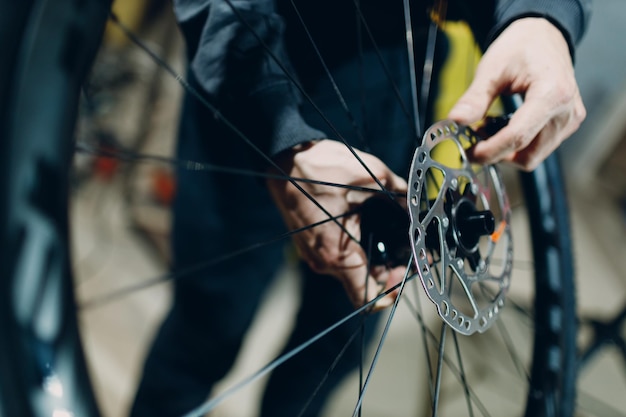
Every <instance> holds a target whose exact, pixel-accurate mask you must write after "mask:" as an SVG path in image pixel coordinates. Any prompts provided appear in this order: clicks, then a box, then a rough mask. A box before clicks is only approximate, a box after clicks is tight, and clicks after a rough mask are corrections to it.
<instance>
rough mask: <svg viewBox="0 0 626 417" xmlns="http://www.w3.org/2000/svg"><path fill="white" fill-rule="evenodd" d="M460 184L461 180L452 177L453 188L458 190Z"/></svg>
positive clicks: (451, 184) (451, 186)
mask: <svg viewBox="0 0 626 417" xmlns="http://www.w3.org/2000/svg"><path fill="white" fill-rule="evenodd" d="M458 186H459V181H458V180H457V179H456V178H452V179H451V180H450V188H452V189H453V190H456V188H457V187H458Z"/></svg>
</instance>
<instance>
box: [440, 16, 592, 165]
mask: <svg viewBox="0 0 626 417" xmlns="http://www.w3.org/2000/svg"><path fill="white" fill-rule="evenodd" d="M501 93H506V94H516V93H520V94H522V95H523V96H524V104H523V105H522V106H521V107H520V108H519V109H518V110H517V111H516V112H515V114H514V115H513V117H512V118H511V120H510V121H509V124H508V125H507V126H506V127H505V128H503V129H502V130H500V131H499V132H498V133H497V134H496V135H494V136H492V137H491V138H489V139H488V140H486V141H483V142H480V143H479V144H477V145H476V146H475V147H474V148H473V149H472V150H471V152H470V157H472V159H474V160H475V161H476V162H479V163H489V164H490V163H495V162H498V161H501V160H506V161H511V162H513V163H515V164H517V165H519V166H520V167H521V168H522V169H525V170H532V169H534V168H535V167H536V166H537V165H538V164H539V163H540V162H541V161H542V160H543V159H545V158H546V157H547V156H548V155H549V154H550V153H551V152H553V151H554V150H555V149H556V148H557V147H558V146H559V145H560V143H562V142H563V141H564V140H565V139H567V138H568V137H569V136H570V135H571V134H572V133H573V132H575V131H576V130H577V129H578V127H579V126H580V123H581V122H582V120H583V119H584V118H585V108H584V105H583V103H582V100H581V98H580V93H579V90H578V86H577V83H576V78H575V76H574V70H573V66H572V61H571V57H570V54H569V48H568V45H567V42H566V41H565V39H564V38H563V35H562V34H561V32H560V31H559V30H558V29H557V28H556V27H554V25H552V24H551V23H550V22H548V21H547V20H545V19H541V18H523V19H519V20H517V21H515V22H513V23H512V24H511V25H509V26H508V27H507V29H505V30H504V31H503V32H502V34H500V36H499V37H498V38H497V39H496V40H495V41H494V42H493V44H492V45H491V46H490V47H489V49H488V50H487V51H486V52H485V55H484V56H483V58H482V59H481V62H480V64H479V66H478V68H477V70H476V74H475V79H474V81H473V82H472V84H471V85H470V87H469V88H468V90H467V91H466V93H465V94H464V95H463V96H462V97H461V98H460V99H459V101H458V102H457V103H456V105H455V106H454V107H453V108H452V110H451V111H450V112H449V115H448V116H449V118H451V119H453V120H455V121H457V122H458V123H460V124H465V125H470V124H472V123H475V122H477V121H479V120H480V119H482V118H483V117H484V116H485V114H486V113H487V111H488V109H489V107H490V106H491V104H492V103H493V101H494V100H495V99H496V97H497V96H498V95H499V94H501Z"/></svg>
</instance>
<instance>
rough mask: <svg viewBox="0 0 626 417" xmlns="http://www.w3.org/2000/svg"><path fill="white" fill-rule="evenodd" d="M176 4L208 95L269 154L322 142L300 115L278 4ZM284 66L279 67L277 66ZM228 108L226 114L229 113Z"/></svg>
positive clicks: (210, 0) (202, 0) (238, 0)
mask: <svg viewBox="0 0 626 417" xmlns="http://www.w3.org/2000/svg"><path fill="white" fill-rule="evenodd" d="M231 4H232V6H233V7H231V5H229V4H228V3H227V2H226V1H224V0H177V1H175V4H174V10H175V12H176V15H177V19H178V21H179V25H180V27H181V29H182V32H183V34H184V36H185V38H186V42H187V52H188V59H189V64H190V71H191V72H192V73H193V76H194V78H195V79H196V80H197V81H198V82H199V83H200V85H201V86H202V89H203V93H204V94H207V95H208V97H209V98H210V99H211V100H212V101H213V102H214V103H215V104H216V105H217V106H218V107H219V108H220V110H221V111H222V112H223V113H224V115H225V116H226V117H227V118H229V119H231V120H234V119H239V120H242V119H243V120H245V123H239V124H238V127H240V128H241V129H242V131H243V133H244V134H245V135H246V136H247V137H248V138H249V139H250V140H251V141H253V142H254V143H255V144H256V146H257V147H259V148H260V149H261V150H262V151H263V152H264V153H265V154H266V155H269V156H274V155H276V154H277V153H279V152H280V151H282V150H285V149H288V148H291V147H293V146H295V145H296V144H298V143H302V142H307V141H310V140H316V139H322V138H324V137H325V135H324V133H323V132H320V131H319V130H316V129H313V128H312V127H310V126H309V125H307V124H306V123H305V121H304V120H303V119H302V117H301V116H300V113H299V111H298V108H299V105H300V103H301V100H302V98H301V94H300V92H299V90H298V89H297V88H296V87H295V85H294V83H293V82H292V81H291V80H290V78H289V77H288V76H287V75H286V74H285V70H286V71H287V72H289V73H293V71H292V69H291V68H290V66H289V60H288V59H287V57H286V54H285V49H284V45H283V31H284V22H283V21H282V18H281V17H280V16H279V15H278V14H277V13H276V12H275V9H274V1H273V0H247V1H243V0H232V2H231ZM277 62H280V65H279V64H278V63H277ZM224 109H226V110H224Z"/></svg>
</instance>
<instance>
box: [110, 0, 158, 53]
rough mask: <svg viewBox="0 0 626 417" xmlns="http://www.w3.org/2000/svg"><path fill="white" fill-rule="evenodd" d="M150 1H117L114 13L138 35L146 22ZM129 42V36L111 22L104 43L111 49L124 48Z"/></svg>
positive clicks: (114, 3)
mask: <svg viewBox="0 0 626 417" xmlns="http://www.w3.org/2000/svg"><path fill="white" fill-rule="evenodd" d="M149 4H150V0H132V1H128V0H115V1H114V2H113V7H112V8H111V10H112V12H113V13H114V14H115V15H116V16H117V17H118V18H119V19H120V21H121V22H123V23H124V25H125V26H127V27H128V28H130V29H131V31H132V32H134V33H137V32H138V31H139V28H140V27H141V24H142V23H143V21H144V17H145V16H146V12H147V10H148V8H149V7H148V6H149ZM128 42H129V40H128V36H126V35H125V34H124V33H122V32H121V31H120V30H119V28H117V27H115V25H113V24H111V22H109V23H108V24H107V27H106V30H105V32H104V43H105V44H106V45H107V46H111V47H114V48H115V47H123V46H125V45H126V44H127V43H128Z"/></svg>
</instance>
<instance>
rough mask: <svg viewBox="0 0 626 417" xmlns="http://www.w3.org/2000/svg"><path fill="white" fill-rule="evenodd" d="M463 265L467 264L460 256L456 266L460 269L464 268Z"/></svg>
mask: <svg viewBox="0 0 626 417" xmlns="http://www.w3.org/2000/svg"><path fill="white" fill-rule="evenodd" d="M463 265H465V264H464V262H463V259H461V258H459V259H457V260H456V266H457V267H458V268H459V269H463Z"/></svg>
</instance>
